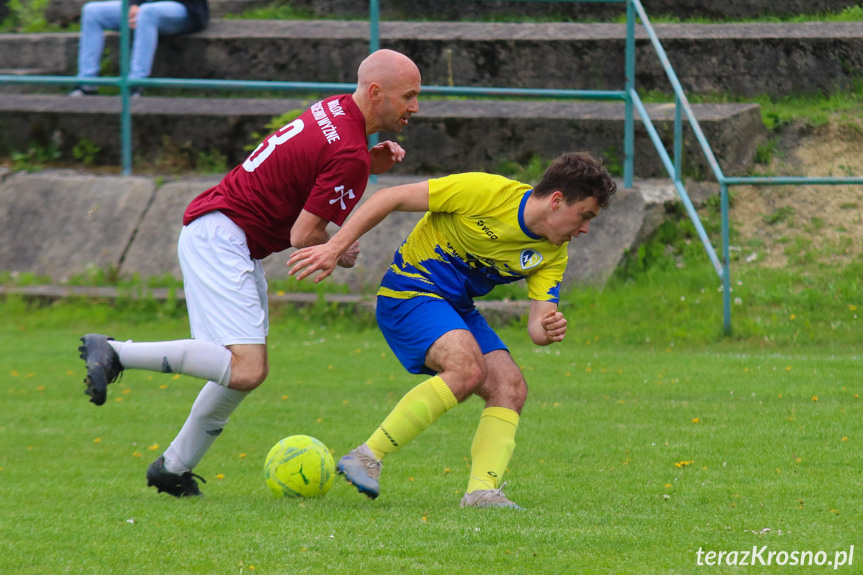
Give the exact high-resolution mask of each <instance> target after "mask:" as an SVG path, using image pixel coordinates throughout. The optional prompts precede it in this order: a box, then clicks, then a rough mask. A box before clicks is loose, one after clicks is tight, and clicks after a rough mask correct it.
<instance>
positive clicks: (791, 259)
mask: <svg viewBox="0 0 863 575" xmlns="http://www.w3.org/2000/svg"><path fill="white" fill-rule="evenodd" d="M785 255H787V256H788V263H789V264H791V265H806V264H812V263H815V261H816V253H815V251H814V250H813V249H812V238H807V237H804V236H797V237H796V238H794V241H793V242H791V245H788V246H786V247H785Z"/></svg>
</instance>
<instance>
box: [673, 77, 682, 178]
mask: <svg viewBox="0 0 863 575" xmlns="http://www.w3.org/2000/svg"><path fill="white" fill-rule="evenodd" d="M680 109H681V104H680V96H678V95H677V94H675V95H674V179H675V181H678V182H682V181H683V114H682V113H681V111H680Z"/></svg>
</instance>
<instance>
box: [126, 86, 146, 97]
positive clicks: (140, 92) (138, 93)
mask: <svg viewBox="0 0 863 575" xmlns="http://www.w3.org/2000/svg"><path fill="white" fill-rule="evenodd" d="M143 96H144V88H131V89H130V90H129V97H130V98H142V97H143Z"/></svg>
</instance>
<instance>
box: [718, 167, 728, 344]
mask: <svg viewBox="0 0 863 575" xmlns="http://www.w3.org/2000/svg"><path fill="white" fill-rule="evenodd" d="M719 194H720V199H721V203H722V331H723V332H725V335H731V246H730V245H729V236H730V229H729V222H728V185H727V184H726V183H725V182H724V181H720V183H719Z"/></svg>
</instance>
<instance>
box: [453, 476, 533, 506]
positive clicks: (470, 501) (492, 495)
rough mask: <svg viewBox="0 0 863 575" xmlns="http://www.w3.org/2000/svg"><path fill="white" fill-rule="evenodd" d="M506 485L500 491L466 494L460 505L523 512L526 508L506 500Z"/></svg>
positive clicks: (477, 491) (484, 490) (488, 490)
mask: <svg viewBox="0 0 863 575" xmlns="http://www.w3.org/2000/svg"><path fill="white" fill-rule="evenodd" d="M504 485H506V482H504V484H503V485H501V486H500V488H499V489H477V490H476V491H471V492H470V493H465V494H464V497H462V500H461V504H460V505H461V507H501V508H506V509H519V510H523V509H524V507H519V506H518V505H516V504H515V503H513V502H512V501H510V500H509V499H507V498H506V495H504V494H503V488H504Z"/></svg>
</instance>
